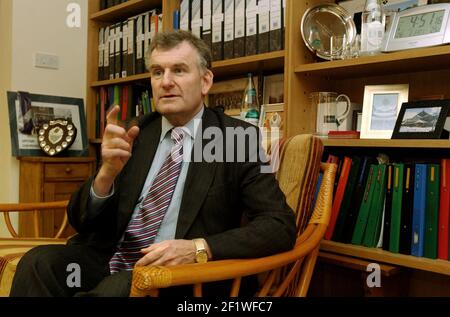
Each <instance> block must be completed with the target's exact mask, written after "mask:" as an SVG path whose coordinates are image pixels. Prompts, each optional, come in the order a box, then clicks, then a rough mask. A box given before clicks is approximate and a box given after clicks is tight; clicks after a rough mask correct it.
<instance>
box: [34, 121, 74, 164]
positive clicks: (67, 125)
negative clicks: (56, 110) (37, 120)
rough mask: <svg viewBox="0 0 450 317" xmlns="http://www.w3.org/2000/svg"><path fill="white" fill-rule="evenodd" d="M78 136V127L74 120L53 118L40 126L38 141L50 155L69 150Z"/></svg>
mask: <svg viewBox="0 0 450 317" xmlns="http://www.w3.org/2000/svg"><path fill="white" fill-rule="evenodd" d="M76 137H77V129H76V128H75V126H74V125H73V123H72V121H70V120H67V119H53V120H50V121H48V122H46V123H44V124H42V126H41V127H40V128H39V133H38V141H39V146H40V148H41V149H42V150H43V151H44V152H45V153H46V154H47V155H50V156H54V155H57V154H59V153H62V152H63V151H64V150H67V149H68V148H69V147H70V146H71V145H72V143H73V142H74V141H75V138H76Z"/></svg>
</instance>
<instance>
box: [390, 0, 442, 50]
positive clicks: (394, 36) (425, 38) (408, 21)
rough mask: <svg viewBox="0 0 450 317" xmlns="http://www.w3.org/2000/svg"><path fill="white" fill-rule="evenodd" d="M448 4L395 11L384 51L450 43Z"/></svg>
mask: <svg viewBox="0 0 450 317" xmlns="http://www.w3.org/2000/svg"><path fill="white" fill-rule="evenodd" d="M449 16H450V3H438V4H429V5H424V6H420V7H414V8H410V9H406V10H403V11H400V12H396V13H394V15H393V16H391V17H390V19H392V21H391V22H390V27H389V30H388V32H387V33H386V35H385V38H384V43H383V51H384V52H392V51H399V50H407V49H411V48H417V47H426V46H435V45H442V44H446V43H450V21H449Z"/></svg>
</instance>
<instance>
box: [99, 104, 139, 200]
mask: <svg viewBox="0 0 450 317" xmlns="http://www.w3.org/2000/svg"><path fill="white" fill-rule="evenodd" d="M119 111H120V107H119V106H114V107H113V108H112V109H111V111H110V112H109V113H108V115H107V116H106V122H107V125H106V127H105V132H104V134H103V140H102V166H101V167H100V170H99V172H98V174H97V176H96V178H95V181H94V192H95V193H96V194H97V195H99V196H106V195H108V193H109V192H110V191H111V188H112V184H113V183H114V180H115V178H116V177H117V175H118V174H119V173H120V172H121V171H122V169H123V167H124V166H125V164H127V162H128V160H129V159H130V157H131V151H132V148H133V142H134V140H135V139H136V137H137V136H138V135H139V128H138V127H137V126H133V127H131V128H130V129H128V131H127V130H125V129H124V128H123V127H121V126H120V125H119V123H118V120H117V114H118V113H119Z"/></svg>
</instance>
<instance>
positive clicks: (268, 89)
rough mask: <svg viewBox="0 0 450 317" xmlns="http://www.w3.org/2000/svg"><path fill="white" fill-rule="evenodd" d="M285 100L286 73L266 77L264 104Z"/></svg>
mask: <svg viewBox="0 0 450 317" xmlns="http://www.w3.org/2000/svg"><path fill="white" fill-rule="evenodd" d="M283 102H284V74H276V75H270V76H265V77H264V88H263V104H265V105H267V104H276V103H283Z"/></svg>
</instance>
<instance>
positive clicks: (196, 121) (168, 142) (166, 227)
mask: <svg viewBox="0 0 450 317" xmlns="http://www.w3.org/2000/svg"><path fill="white" fill-rule="evenodd" d="M203 112H204V108H202V109H201V110H200V111H199V112H198V113H197V114H196V115H195V116H194V118H192V120H191V121H189V122H188V123H187V124H186V125H184V126H182V127H180V128H182V129H183V131H184V132H185V135H184V138H183V163H182V165H181V171H180V176H179V177H178V181H177V185H176V186H175V191H174V193H173V196H172V200H171V201H170V205H169V207H168V209H167V212H166V215H165V216H164V219H163V221H162V222H161V227H160V228H159V231H158V233H157V235H156V237H155V242H161V241H164V240H170V239H174V238H175V232H176V229H177V221H178V214H179V211H180V205H181V199H182V197H183V190H184V183H185V181H186V175H187V171H188V168H189V161H190V158H191V153H192V147H193V145H194V140H195V136H196V134H197V130H198V127H199V125H200V122H201V118H202V115H203ZM173 127H174V126H173V125H172V124H171V123H170V122H169V121H168V120H167V119H166V118H165V117H162V120H161V136H160V139H159V145H158V148H157V150H156V153H155V157H154V159H153V163H152V165H151V167H150V170H149V172H148V174H147V178H146V180H145V183H144V187H143V188H142V191H141V194H140V195H139V200H138V202H139V203H138V204H137V205H136V206H135V207H134V211H133V215H132V218H134V217H136V215H137V212H138V211H139V209H140V208H141V204H142V202H143V201H144V198H145V196H146V195H147V192H148V191H149V189H150V187H151V185H152V183H153V181H154V179H155V178H156V175H157V174H158V172H159V170H160V168H161V166H162V165H163V163H164V161H165V159H166V157H167V156H168V155H169V154H170V150H171V148H172V146H173V145H174V142H173V140H172V139H171V129H172V128H173ZM113 194H114V188H113V191H112V193H111V194H110V195H108V196H107V197H99V196H97V195H96V194H95V193H94V189H93V187H91V200H90V206H89V210H92V211H94V210H98V209H97V208H98V206H99V205H100V204H102V203H103V202H104V201H106V199H108V198H109V197H111V196H112V195H113ZM122 240H123V237H122V239H121V241H122ZM121 241H120V242H121ZM120 242H119V243H120Z"/></svg>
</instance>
